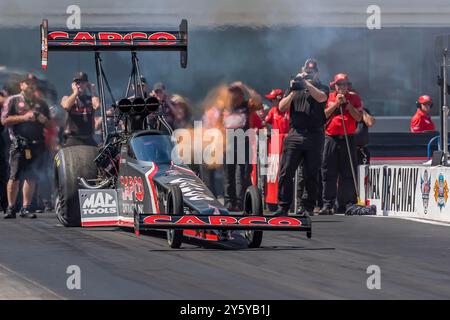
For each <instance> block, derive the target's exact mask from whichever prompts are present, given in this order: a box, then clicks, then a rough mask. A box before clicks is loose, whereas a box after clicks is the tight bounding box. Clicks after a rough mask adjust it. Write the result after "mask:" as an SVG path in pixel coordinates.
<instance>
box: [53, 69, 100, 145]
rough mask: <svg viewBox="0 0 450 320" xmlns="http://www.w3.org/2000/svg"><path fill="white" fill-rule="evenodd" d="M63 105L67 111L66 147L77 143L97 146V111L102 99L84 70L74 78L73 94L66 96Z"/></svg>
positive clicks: (62, 101)
mask: <svg viewBox="0 0 450 320" xmlns="http://www.w3.org/2000/svg"><path fill="white" fill-rule="evenodd" d="M61 106H62V107H63V108H64V109H65V110H66V111H67V113H68V118H67V125H66V129H65V143H64V147H71V146H77V145H91V146H96V145H97V142H96V141H95V140H94V134H95V127H96V125H95V111H96V110H97V109H98V108H99V107H100V100H99V98H98V96H97V95H96V94H95V85H94V84H92V83H89V80H88V76H87V74H86V73H84V72H78V73H77V74H76V75H75V77H74V78H73V80H72V94H71V95H70V96H64V97H63V98H62V100H61Z"/></svg>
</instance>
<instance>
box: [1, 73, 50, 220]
mask: <svg viewBox="0 0 450 320" xmlns="http://www.w3.org/2000/svg"><path fill="white" fill-rule="evenodd" d="M19 85H20V90H21V92H20V93H19V94H17V95H14V96H11V97H10V98H9V99H8V101H7V102H6V106H5V108H3V112H2V124H3V125H4V126H6V127H8V129H9V132H10V136H11V142H12V143H11V148H10V161H9V165H10V176H9V181H8V186H7V194H8V209H7V212H6V214H5V216H4V217H5V219H11V218H15V217H16V211H17V210H16V200H17V195H18V192H19V184H20V181H21V180H24V183H23V189H22V192H23V199H22V200H23V205H22V209H21V211H20V216H21V217H23V218H36V215H35V214H34V213H32V212H31V211H30V206H31V202H32V199H33V194H34V191H35V188H36V181H37V179H38V170H40V167H41V158H42V157H41V156H42V154H43V153H44V151H45V143H44V128H46V127H48V126H49V125H50V121H49V118H50V112H49V109H48V106H47V104H46V103H45V101H43V100H41V99H39V98H37V97H36V96H35V94H34V93H35V86H34V81H33V80H30V79H28V77H27V78H25V79H23V80H21V81H20V84H19Z"/></svg>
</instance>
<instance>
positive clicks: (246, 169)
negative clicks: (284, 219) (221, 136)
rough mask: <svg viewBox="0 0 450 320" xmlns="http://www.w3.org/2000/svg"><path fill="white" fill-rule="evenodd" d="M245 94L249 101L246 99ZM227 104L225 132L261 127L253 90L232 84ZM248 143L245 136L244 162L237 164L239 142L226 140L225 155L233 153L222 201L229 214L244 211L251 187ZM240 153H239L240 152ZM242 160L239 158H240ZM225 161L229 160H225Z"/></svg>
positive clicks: (258, 98)
mask: <svg viewBox="0 0 450 320" xmlns="http://www.w3.org/2000/svg"><path fill="white" fill-rule="evenodd" d="M245 93H247V94H248V96H249V99H248V100H246V99H245ZM228 94H229V99H228V104H227V106H226V108H225V110H224V113H223V123H224V128H225V129H233V130H237V129H242V130H243V131H244V132H245V131H246V130H248V129H250V128H256V129H258V128H261V127H262V121H261V119H260V118H259V116H258V115H257V114H256V111H257V110H259V109H260V108H261V107H262V99H261V96H260V95H259V94H257V93H256V91H255V90H253V89H252V88H250V87H248V86H246V85H245V84H243V83H242V82H235V83H232V84H231V85H230V86H229V87H228ZM250 147H251V146H250V140H249V139H248V136H246V137H245V146H244V148H245V151H244V152H245V154H244V158H245V161H244V163H238V143H237V137H235V138H234V139H233V141H228V140H227V145H226V154H228V153H233V155H234V158H233V159H229V160H232V163H225V165H224V180H225V181H224V184H225V189H224V200H225V207H226V208H227V209H228V210H230V211H241V210H243V202H242V200H243V199H244V195H245V191H246V189H247V187H248V186H249V185H250V183H251V180H250V176H251V165H250ZM240 151H241V152H242V150H240ZM239 157H241V155H239ZM227 162H228V161H227Z"/></svg>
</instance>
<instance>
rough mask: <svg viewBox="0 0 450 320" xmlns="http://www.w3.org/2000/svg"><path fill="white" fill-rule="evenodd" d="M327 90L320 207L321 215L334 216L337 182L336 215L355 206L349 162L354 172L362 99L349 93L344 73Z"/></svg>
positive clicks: (354, 193)
mask: <svg viewBox="0 0 450 320" xmlns="http://www.w3.org/2000/svg"><path fill="white" fill-rule="evenodd" d="M330 87H331V89H334V90H335V91H334V92H332V93H330V96H329V98H328V101H327V105H326V107H325V116H326V118H327V124H326V128H325V145H324V150H323V161H322V182H323V207H322V209H321V210H320V214H332V213H333V209H334V205H335V202H336V196H337V191H338V190H337V188H338V185H337V182H338V179H339V188H342V190H340V191H341V192H339V196H340V199H338V202H339V204H338V212H341V211H344V210H345V206H346V205H348V204H353V203H356V200H357V199H356V190H355V187H354V185H353V180H352V179H353V178H352V172H351V164H350V161H353V164H354V165H355V166H354V167H355V168H356V159H355V154H356V152H355V144H354V139H353V135H354V133H355V131H356V125H357V122H358V121H361V118H362V103H361V98H360V97H359V96H358V95H357V94H356V93H354V92H352V91H350V89H351V83H350V81H349V79H348V76H347V75H346V74H344V73H339V74H337V75H335V77H334V81H333V82H332V83H330ZM341 109H342V111H343V117H342V114H341ZM342 118H343V119H344V123H343V121H342ZM344 124H345V127H344ZM345 135H347V136H348V140H349V144H350V153H351V156H352V158H351V159H349V155H348V151H347V146H346V142H345Z"/></svg>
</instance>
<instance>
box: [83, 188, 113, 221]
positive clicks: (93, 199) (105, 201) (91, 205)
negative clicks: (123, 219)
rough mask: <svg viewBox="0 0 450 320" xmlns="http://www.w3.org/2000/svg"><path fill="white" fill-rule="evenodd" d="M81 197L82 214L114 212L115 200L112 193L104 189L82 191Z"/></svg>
mask: <svg viewBox="0 0 450 320" xmlns="http://www.w3.org/2000/svg"><path fill="white" fill-rule="evenodd" d="M80 198H81V200H82V201H81V213H82V214H83V215H98V214H100V215H101V214H116V213H117V201H116V198H115V197H114V195H112V194H110V193H109V192H106V191H91V192H89V193H88V192H83V193H81V195H80Z"/></svg>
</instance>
